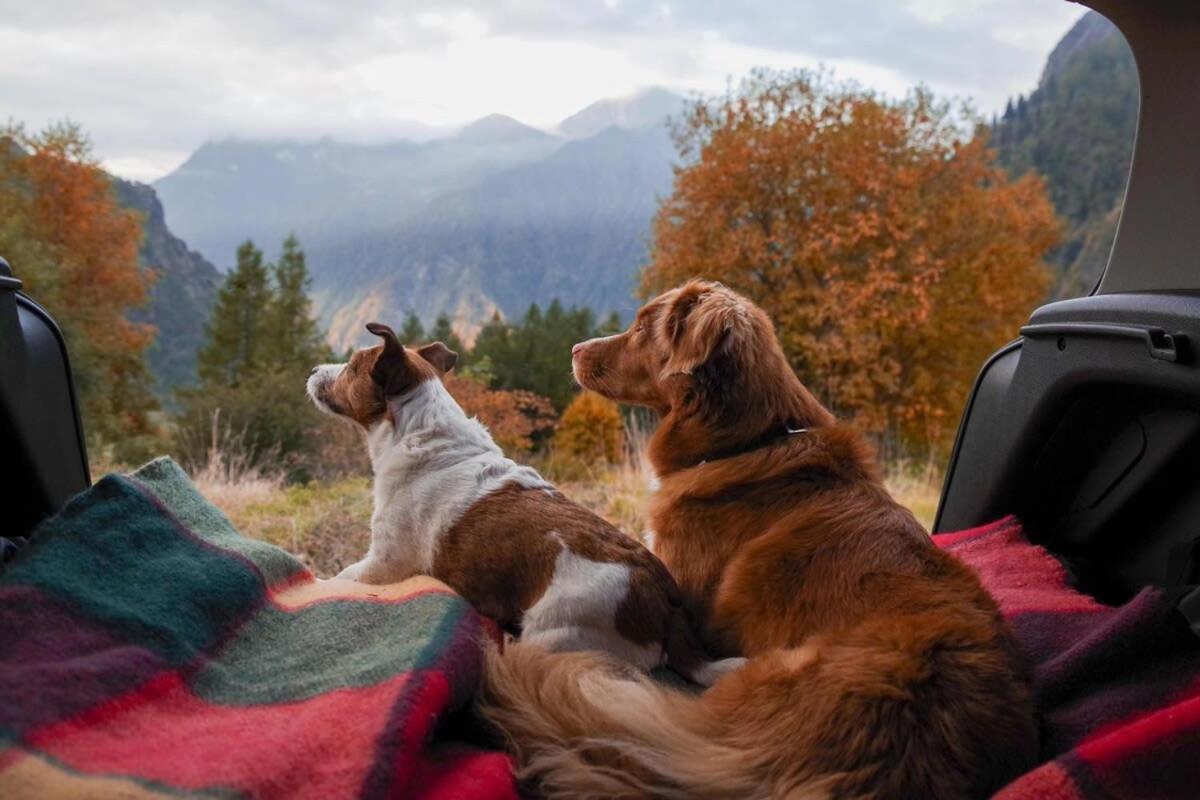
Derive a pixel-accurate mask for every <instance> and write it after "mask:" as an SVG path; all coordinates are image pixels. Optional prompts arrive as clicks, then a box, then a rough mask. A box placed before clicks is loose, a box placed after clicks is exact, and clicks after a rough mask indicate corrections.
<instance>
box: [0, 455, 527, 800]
mask: <svg viewBox="0 0 1200 800" xmlns="http://www.w3.org/2000/svg"><path fill="white" fill-rule="evenodd" d="M483 635H484V634H483V630H482V628H481V623H480V619H479V617H478V616H477V615H476V614H475V613H474V612H473V611H472V610H471V609H470V607H469V606H468V605H467V603H466V602H465V601H463V600H462V598H460V597H458V596H457V595H455V594H454V593H453V592H451V591H450V590H449V589H448V588H447V587H446V586H444V585H443V584H441V583H439V582H437V581H435V580H433V579H431V578H415V579H413V580H410V581H405V582H403V583H399V584H395V585H392V586H383V587H371V586H362V585H359V584H355V583H350V582H346V581H326V582H318V581H315V580H314V579H313V576H312V575H311V574H310V573H309V572H308V571H307V570H306V569H305V568H304V567H303V566H302V565H301V564H300V563H299V562H298V561H296V560H295V559H294V558H292V557H291V556H289V555H288V554H286V553H284V552H283V551H282V550H279V549H278V548H275V547H271V546H270V545H266V544H263V543H261V542H257V541H253V540H250V539H246V538H243V537H241V536H239V535H238V534H237V533H236V532H235V531H234V530H233V528H232V527H231V526H230V524H229V522H228V520H226V519H225V517H224V516H223V515H222V514H221V513H220V512H218V511H217V510H216V509H215V508H213V507H212V506H210V505H209V504H208V503H207V502H205V501H204V499H203V498H201V497H200V495H199V494H197V493H196V491H195V490H194V489H193V488H192V486H191V484H190V482H189V481H188V480H187V478H186V476H184V474H183V472H182V471H181V470H180V469H179V468H178V467H177V466H175V465H174V464H173V463H172V462H170V461H166V460H162V461H156V462H153V463H152V464H150V465H148V466H146V467H144V468H143V469H141V470H140V471H138V472H137V473H135V474H134V475H132V476H128V477H122V476H109V477H107V478H104V479H103V480H101V481H100V482H99V483H97V484H96V485H95V486H93V487H92V488H91V489H89V490H88V491H86V492H84V493H83V494H81V495H80V496H78V497H76V498H75V499H74V500H72V501H71V503H70V504H69V505H68V506H67V508H66V509H65V510H64V511H63V513H62V514H60V515H59V516H58V517H55V518H54V519H53V520H51V521H49V522H48V523H46V524H45V525H43V527H42V528H41V529H40V530H39V531H38V532H37V533H36V534H35V535H34V537H33V539H32V540H31V543H30V544H29V545H28V546H27V547H26V548H25V549H24V550H23V551H22V552H21V554H20V555H19V556H18V558H17V560H16V561H14V562H13V563H12V564H10V565H9V566H8V567H6V568H5V570H4V571H3V572H2V573H0V797H3V798H6V799H8V800H11V799H12V798H26V797H27V798H45V797H80V798H84V797H87V798H92V797H121V798H141V797H179V796H185V795H186V796H189V797H190V796H208V797H210V796H222V797H228V796H238V797H262V798H270V797H288V798H292V797H312V798H340V797H358V796H362V797H406V798H422V799H423V800H451V799H452V798H496V799H497V800H501V799H504V800H507V799H508V798H515V797H516V791H515V788H514V786H513V779H512V775H511V767H510V763H509V760H508V758H507V757H506V756H505V755H503V754H502V753H497V752H488V751H485V750H479V749H473V748H471V747H468V746H466V745H463V744H455V743H453V742H452V741H450V740H449V738H448V737H447V736H445V735H444V733H443V731H444V727H440V726H444V724H445V723H446V722H447V719H448V717H449V716H450V715H451V714H452V712H454V711H455V710H456V709H459V708H462V707H464V706H466V705H468V704H469V703H470V701H471V699H472V697H473V694H474V692H475V688H476V685H477V683H478V679H479V673H480V668H481V665H482V664H481V661H482V650H481V647H480V637H481V636H483Z"/></svg>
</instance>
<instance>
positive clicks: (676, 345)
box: [663, 283, 745, 378]
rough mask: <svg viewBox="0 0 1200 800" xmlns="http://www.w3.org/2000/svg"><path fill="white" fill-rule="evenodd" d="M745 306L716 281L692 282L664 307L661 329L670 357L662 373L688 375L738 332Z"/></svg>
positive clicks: (666, 374)
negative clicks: (741, 305) (722, 288)
mask: <svg viewBox="0 0 1200 800" xmlns="http://www.w3.org/2000/svg"><path fill="white" fill-rule="evenodd" d="M744 317H745V310H744V309H742V308H741V307H740V304H739V303H738V301H737V298H736V297H734V296H733V295H731V294H729V293H727V292H724V291H720V287H719V285H714V284H704V283H691V284H688V285H687V286H684V287H683V288H682V289H680V291H679V295H678V296H677V297H676V298H675V301H674V302H673V303H671V306H670V308H668V309H667V316H666V319H665V323H664V331H665V333H666V335H667V338H668V342H669V343H668V347H669V352H670V357H669V358H668V359H667V363H666V366H665V367H664V368H663V377H664V378H666V377H670V376H671V375H690V374H691V373H692V371H693V370H695V369H696V368H697V367H699V366H700V365H702V364H704V363H705V362H707V361H708V360H709V359H711V358H712V357H713V356H714V355H715V354H716V353H717V351H718V350H720V349H721V348H722V347H725V346H727V345H728V343H729V341H730V339H731V338H733V337H736V336H737V335H738V333H739V329H740V327H741V326H740V325H739V322H741V321H743V319H744Z"/></svg>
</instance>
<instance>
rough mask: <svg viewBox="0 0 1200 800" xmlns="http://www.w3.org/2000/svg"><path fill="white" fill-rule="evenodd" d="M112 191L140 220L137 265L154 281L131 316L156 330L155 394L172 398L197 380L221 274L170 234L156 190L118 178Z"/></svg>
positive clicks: (153, 352)
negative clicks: (142, 304) (199, 356)
mask: <svg viewBox="0 0 1200 800" xmlns="http://www.w3.org/2000/svg"><path fill="white" fill-rule="evenodd" d="M113 188H114V190H115V191H116V195H117V199H118V201H119V202H120V204H121V205H122V206H124V207H125V208H130V209H133V210H135V211H137V212H138V213H140V214H141V215H142V234H143V239H142V248H141V252H140V253H139V260H140V261H141V263H142V266H143V267H145V268H147V269H151V270H153V271H154V273H155V281H154V284H153V286H152V287H151V289H150V301H149V303H148V304H147V305H146V307H145V308H142V309H139V310H137V311H135V312H134V313H133V314H131V315H130V316H131V317H132V318H133V319H134V320H135V321H137V322H148V323H150V324H152V325H154V326H155V327H157V328H158V335H157V336H156V337H155V340H154V343H153V344H152V345H151V346H150V350H149V351H148V353H147V361H148V363H149V365H150V371H151V373H152V374H153V375H154V378H155V389H156V391H157V392H158V394H159V396H160V397H163V398H168V397H169V394H170V391H171V390H172V389H174V388H175V387H178V386H183V385H187V384H189V383H191V382H192V381H194V380H195V371H196V353H197V352H198V351H199V349H200V346H201V344H203V341H204V325H205V323H206V322H207V321H208V314H209V311H210V310H211V308H212V304H213V300H214V299H215V298H216V296H217V289H218V287H219V286H220V284H221V273H220V272H218V271H217V268H216V267H214V266H213V265H212V264H210V263H209V262H208V261H207V260H205V258H204V257H203V256H201V255H200V254H199V253H197V252H195V251H194V250H190V249H189V248H188V246H187V245H186V244H185V243H184V242H183V240H182V239H180V238H179V237H177V236H175V235H174V234H173V233H171V231H170V230H168V229H167V225H166V220H165V218H164V216H163V207H162V203H160V202H159V200H158V196H157V195H156V194H155V192H154V189H152V188H151V187H149V186H147V185H145V184H143V183H133V182H131V181H125V180H121V179H120V178H114V179H113Z"/></svg>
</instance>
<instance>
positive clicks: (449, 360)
mask: <svg viewBox="0 0 1200 800" xmlns="http://www.w3.org/2000/svg"><path fill="white" fill-rule="evenodd" d="M417 355H419V356H420V357H421V358H423V359H425V360H426V361H428V362H429V363H430V364H433V366H434V367H435V368H436V369H437V370H438V372H441V373H447V372H449V371H450V370H452V369H454V365H455V364H457V363H458V353H456V352H454V351H453V350H451V349H450V348H449V347H446V345H444V344H442V343H441V342H434V343H433V344H427V345H425V346H424V347H420V348H417Z"/></svg>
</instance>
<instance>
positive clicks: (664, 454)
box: [482, 281, 1037, 798]
mask: <svg viewBox="0 0 1200 800" xmlns="http://www.w3.org/2000/svg"><path fill="white" fill-rule="evenodd" d="M573 362H574V363H573V366H574V370H575V375H576V378H577V380H578V381H579V382H580V383H581V384H583V385H584V386H585V387H588V388H591V389H593V390H595V391H597V392H600V393H601V394H604V395H607V396H608V397H610V398H613V399H615V400H619V401H622V402H632V403H639V404H642V405H645V406H649V407H651V408H654V409H657V410H658V412H659V413H660V414H661V415H662V422H661V424H660V426H659V428H658V430H657V432H656V433H655V435H654V437H653V440H652V442H651V444H650V448H649V455H650V458H651V463H652V464H653V465H654V467H655V468H656V470H657V472H658V477H659V479H660V481H661V485H660V487H659V488H658V490H657V491H656V492H655V494H654V496H653V498H652V501H651V508H650V516H651V522H652V525H653V527H654V532H655V552H656V554H657V555H659V557H660V558H661V559H662V560H663V562H664V563H665V564H666V566H667V567H668V569H670V570H671V572H672V574H673V575H674V576H675V578H676V580H677V581H678V583H679V585H680V588H681V590H682V591H683V594H684V600H685V602H686V603H687V604H688V606H689V608H690V609H691V610H692V612H693V613H694V614H695V616H696V618H697V619H699V620H700V621H701V623H702V628H703V637H704V640H705V643H706V644H707V645H708V646H709V647H710V648H711V649H712V652H716V653H721V654H725V655H744V656H747V657H748V658H749V662H748V663H747V665H746V666H745V667H743V668H742V669H740V670H738V671H736V672H733V673H732V674H730V675H728V676H725V677H723V678H721V679H720V680H719V681H718V682H717V683H716V684H715V685H714V686H713V687H712V688H711V689H709V690H708V691H707V692H706V693H704V694H703V695H702V696H699V697H696V696H692V695H689V694H686V693H682V692H678V691H674V690H671V689H667V688H663V687H660V686H658V685H656V684H654V683H653V682H652V681H650V680H648V679H646V678H643V677H640V676H636V675H631V674H629V673H628V672H627V671H622V670H619V669H614V668H613V666H612V665H611V664H610V663H609V662H607V661H606V660H605V659H603V658H600V657H596V656H593V655H586V654H570V655H555V654H549V653H546V652H545V651H544V650H541V649H539V648H536V647H534V646H530V645H525V644H522V645H517V646H514V647H511V648H508V649H507V650H506V651H505V652H504V653H499V652H492V653H491V654H490V656H489V662H488V668H487V673H486V677H485V688H484V700H483V702H482V708H483V711H484V713H485V715H486V716H487V717H488V718H489V719H491V720H492V721H493V722H494V723H495V724H496V725H498V726H499V727H500V728H501V729H502V730H503V731H504V732H505V733H506V734H507V736H508V737H509V739H510V741H511V742H512V743H513V747H514V749H515V751H516V753H517V755H518V760H519V765H520V774H521V776H522V777H523V778H525V779H527V780H529V781H531V782H535V783H536V784H537V785H538V786H539V787H540V790H541V791H542V792H544V793H545V794H546V795H548V796H552V797H678V798H728V797H744V798H751V797H787V798H809V797H838V798H843V797H846V798H925V797H928V798H970V797H984V796H987V795H989V794H991V793H992V792H993V791H995V790H996V789H998V788H999V787H1001V786H1002V785H1004V784H1005V783H1006V782H1007V781H1008V780H1010V779H1011V778H1013V777H1015V776H1016V775H1018V774H1020V773H1021V772H1022V771H1024V770H1025V769H1027V768H1028V767H1029V766H1030V765H1031V764H1032V763H1033V759H1034V757H1035V755H1036V752H1037V747H1036V742H1037V736H1036V729H1035V726H1034V721H1033V711H1032V700H1031V691H1030V687H1029V683H1028V679H1027V676H1026V673H1025V671H1024V667H1023V665H1022V662H1021V659H1020V658H1019V655H1018V653H1017V650H1016V648H1015V645H1014V643H1013V640H1012V637H1011V634H1010V631H1009V629H1008V628H1007V625H1006V623H1005V621H1004V620H1003V618H1002V617H1001V615H1000V613H999V611H998V609H997V607H996V605H995V603H994V601H993V600H992V599H991V597H990V596H989V595H988V594H987V592H986V591H985V590H984V589H983V587H982V585H981V584H980V582H979V580H978V578H977V576H976V575H975V574H974V573H973V572H972V571H971V570H970V569H969V568H968V567H966V566H965V565H963V564H962V563H961V562H959V561H957V560H956V559H955V558H953V557H952V556H950V555H947V554H945V553H943V552H942V551H940V550H939V549H938V548H937V547H936V546H934V545H933V543H932V542H931V541H930V539H929V537H928V535H927V534H926V533H925V531H924V530H923V529H922V528H921V526H920V525H919V523H917V522H916V520H915V519H914V518H913V516H912V515H911V514H910V513H909V512H908V511H907V510H906V509H904V508H902V507H901V506H899V505H898V504H897V503H896V502H895V501H894V500H892V498H891V497H890V496H889V495H888V493H887V491H886V490H885V489H884V487H883V486H882V484H881V482H880V476H879V472H878V469H877V467H876V464H875V459H874V455H873V453H872V452H871V450H870V448H869V447H868V446H867V444H866V443H865V441H864V440H863V439H862V437H861V436H859V435H858V434H857V433H856V432H854V431H853V430H851V429H849V428H848V427H846V426H843V425H840V424H838V423H837V422H836V421H835V419H834V418H833V416H832V415H831V414H830V413H829V412H828V411H827V410H825V409H824V408H823V407H822V406H821V405H820V404H819V403H818V402H817V401H816V399H815V398H814V397H813V396H812V395H811V394H810V393H809V392H808V391H807V389H805V387H804V386H803V385H802V384H801V383H800V381H799V380H798V379H797V378H796V376H795V374H794V373H793V372H792V370H791V368H790V367H789V365H788V363H787V360H786V358H785V356H784V354H783V352H782V350H781V348H780V347H779V344H778V342H777V341H776V337H775V333H774V330H773V327H772V325H771V323H770V320H769V319H768V318H767V316H766V315H765V314H764V313H763V312H762V311H761V310H760V309H759V308H757V307H756V306H754V305H753V304H752V303H751V302H750V301H748V300H747V299H745V298H743V297H741V296H739V295H738V294H736V293H734V292H733V291H731V290H729V289H727V288H725V287H722V286H721V285H719V284H713V283H707V282H702V281H695V282H692V283H689V284H687V285H685V286H683V287H680V288H678V289H675V290H672V291H669V292H667V293H666V294H664V295H662V296H660V297H658V298H657V299H655V300H653V301H652V302H650V303H649V304H647V305H646V306H645V307H644V308H642V309H641V310H640V311H639V313H638V315H637V318H636V319H635V321H634V323H633V325H632V326H631V327H630V328H629V330H627V331H625V332H624V333H621V334H618V335H616V336H611V337H607V338H603V339H596V340H592V341H589V342H585V343H583V344H581V345H577V346H576V348H575V351H574V355H573Z"/></svg>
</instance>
